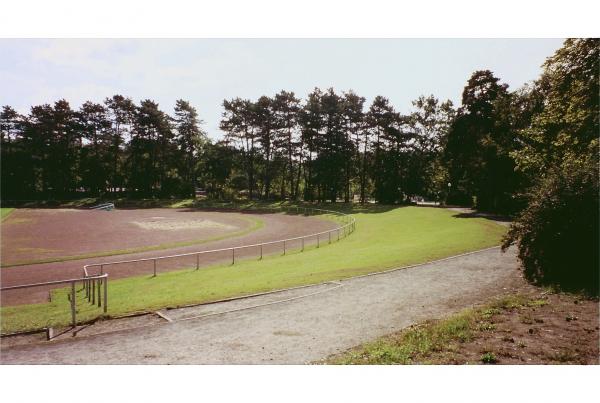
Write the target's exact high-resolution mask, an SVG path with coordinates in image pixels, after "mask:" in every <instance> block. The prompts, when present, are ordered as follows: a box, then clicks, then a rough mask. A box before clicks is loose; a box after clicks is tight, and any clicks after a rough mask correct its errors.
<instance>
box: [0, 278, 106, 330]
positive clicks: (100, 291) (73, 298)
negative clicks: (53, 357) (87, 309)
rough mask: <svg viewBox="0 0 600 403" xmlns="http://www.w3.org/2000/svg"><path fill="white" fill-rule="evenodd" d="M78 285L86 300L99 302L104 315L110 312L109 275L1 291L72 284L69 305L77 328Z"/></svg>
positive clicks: (24, 285) (72, 319) (9, 288)
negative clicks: (78, 284) (76, 289)
mask: <svg viewBox="0 0 600 403" xmlns="http://www.w3.org/2000/svg"><path fill="white" fill-rule="evenodd" d="M77 283H81V285H82V288H81V290H82V291H85V298H86V299H87V301H88V303H91V304H92V305H96V301H97V303H98V308H103V311H104V313H106V312H107V311H108V274H100V275H94V276H84V277H83V278H72V279H67V280H57V281H46V282H43V283H33V284H21V285H13V286H9V287H2V288H0V291H1V292H6V291H10V290H21V289H24V288H36V287H45V286H50V285H58V284H70V285H71V290H70V293H69V294H68V295H69V305H70V308H71V326H72V327H75V326H76V325H77V306H76V303H77V295H76V291H75V286H76V285H77ZM96 293H97V297H96Z"/></svg>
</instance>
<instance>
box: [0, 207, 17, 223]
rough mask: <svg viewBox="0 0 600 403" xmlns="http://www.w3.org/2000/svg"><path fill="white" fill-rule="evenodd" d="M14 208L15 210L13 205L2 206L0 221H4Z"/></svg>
mask: <svg viewBox="0 0 600 403" xmlns="http://www.w3.org/2000/svg"><path fill="white" fill-rule="evenodd" d="M13 210H14V208H11V207H2V208H0V221H4V219H5V218H6V217H8V215H9V214H10V213H12V211H13Z"/></svg>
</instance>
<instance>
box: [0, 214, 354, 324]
mask: <svg viewBox="0 0 600 403" xmlns="http://www.w3.org/2000/svg"><path fill="white" fill-rule="evenodd" d="M261 210H275V211H278V212H279V211H281V210H283V211H284V212H286V213H288V214H289V213H290V212H295V213H296V214H303V215H311V213H313V214H333V215H336V216H338V217H340V218H342V220H343V221H344V224H343V225H341V226H339V227H337V228H333V229H330V230H327V231H321V232H316V233H313V234H308V235H303V236H299V237H293V238H286V239H279V240H276V241H269V242H263V243H257V244H252V245H241V246H235V247H231V248H223V249H213V250H207V251H201V252H190V253H183V254H179V255H169V256H159V257H155V258H145V259H133V260H122V261H115V262H107V263H97V264H89V265H85V266H84V267H83V277H82V278H74V279H67V280H58V281H48V282H44V283H34V284H21V285H16V286H9V287H2V288H0V291H2V292H5V291H10V290H17V289H25V288H35V287H44V286H51V285H58V284H70V285H71V290H70V293H69V305H70V310H71V326H73V327H75V326H76V325H77V317H76V312H77V309H76V302H77V297H76V291H75V287H76V284H77V283H80V284H81V285H82V288H81V291H84V292H85V299H86V300H87V302H88V303H90V304H92V305H96V304H97V305H98V307H99V308H103V312H104V313H107V311H108V273H104V267H105V266H111V265H123V264H129V263H137V262H153V276H154V277H155V276H156V275H157V269H156V263H157V262H158V261H161V260H166V259H174V258H180V257H185V256H195V257H196V270H198V269H199V267H200V265H199V260H200V256H201V255H207V254H211V253H212V254H214V253H222V252H227V251H230V252H231V256H232V261H231V263H232V264H235V252H236V250H244V249H249V248H259V249H260V258H261V259H262V257H263V247H264V246H269V245H278V244H280V245H282V250H283V253H284V254H285V253H286V246H287V245H286V244H288V243H289V242H292V241H298V240H300V241H301V243H302V249H301V252H303V251H304V246H305V241H306V240H310V239H311V238H313V239H316V246H317V248H318V247H320V243H321V242H320V241H321V237H322V236H324V235H326V236H327V239H326V241H327V242H328V243H331V242H332V236H331V235H332V234H335V235H336V236H337V240H338V241H339V240H340V239H342V238H345V237H347V236H348V235H350V234H351V233H353V232H354V231H355V230H356V220H355V219H354V217H352V216H350V215H348V214H344V213H340V212H338V211H333V210H324V209H317V208H309V207H284V208H281V209H277V208H274V209H267V208H259V209H256V210H254V209H253V210H251V211H261ZM323 240H324V241H325V239H323ZM91 268H99V273H96V274H90V269H91Z"/></svg>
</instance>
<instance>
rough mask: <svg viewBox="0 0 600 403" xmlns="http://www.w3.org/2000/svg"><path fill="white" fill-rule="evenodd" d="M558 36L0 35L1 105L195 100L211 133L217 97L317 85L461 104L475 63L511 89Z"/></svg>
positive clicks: (402, 104) (397, 100) (407, 105)
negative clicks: (124, 99) (126, 98)
mask: <svg viewBox="0 0 600 403" xmlns="http://www.w3.org/2000/svg"><path fill="white" fill-rule="evenodd" d="M561 44H562V39H132V40H120V39H97V40H96V39H60V40H58V39H52V40H37V39H0V55H2V57H0V88H1V90H0V105H6V104H8V105H11V106H13V107H14V108H15V109H17V110H19V111H20V112H22V113H26V112H28V110H29V107H30V106H31V105H36V104H41V103H52V102H54V101H56V100H58V99H60V98H65V99H67V100H68V101H69V102H70V103H71V106H72V107H73V108H78V107H79V105H81V103H82V102H84V101H86V100H90V101H95V102H101V101H102V100H103V99H104V98H106V97H109V96H112V95H114V94H122V95H125V96H129V97H131V98H132V99H133V100H134V101H135V102H136V103H137V102H139V101H140V100H141V99H146V98H150V99H153V100H155V101H157V102H158V103H159V104H160V107H161V108H162V109H163V110H165V111H166V112H168V113H172V110H173V107H174V105H175V100H176V99H179V98H183V99H185V100H188V101H190V102H191V103H192V105H194V106H195V107H196V108H197V109H198V112H199V114H200V116H201V118H202V119H203V120H204V121H205V122H206V123H205V125H204V128H205V129H206V130H207V131H208V133H209V135H210V136H211V137H212V138H217V137H220V135H221V133H220V131H219V129H218V125H219V120H220V116H221V111H222V108H221V104H222V102H223V99H225V98H232V97H236V96H239V97H243V98H250V99H256V98H258V97H259V96H261V95H273V94H275V93H277V92H279V91H280V90H282V89H285V90H288V91H294V92H295V93H296V95H297V96H299V97H300V98H305V97H306V95H307V94H308V93H309V92H310V91H311V90H312V89H313V88H314V87H320V88H323V89H325V88H328V87H334V88H335V89H336V91H338V92H342V91H346V90H349V89H353V90H354V91H355V92H357V93H358V94H359V95H362V96H364V97H366V98H367V103H369V102H370V101H371V100H372V99H373V98H374V97H375V96H377V95H384V96H386V97H388V98H389V99H390V100H391V102H392V103H393V104H394V105H395V107H396V108H397V109H398V110H399V111H401V112H408V111H410V110H411V101H412V100H414V99H416V98H417V97H418V96H420V95H422V94H424V95H428V94H434V95H435V96H437V97H438V98H441V99H451V100H452V101H453V102H454V103H455V104H457V105H458V104H459V103H460V97H461V93H462V89H463V87H464V85H465V83H466V81H467V79H468V78H469V76H470V75H471V73H472V72H473V71H475V70H478V69H489V70H492V71H493V72H494V73H495V75H496V76H497V77H500V79H501V80H502V82H505V83H508V84H509V86H510V88H512V89H515V88H518V87H519V86H521V85H523V84H524V83H526V82H528V81H531V80H533V79H535V78H537V77H538V75H539V74H540V72H541V68H540V66H541V64H542V63H543V62H544V60H545V59H546V57H548V56H550V55H552V53H553V52H554V51H555V50H556V49H558V48H559V47H560V46H561Z"/></svg>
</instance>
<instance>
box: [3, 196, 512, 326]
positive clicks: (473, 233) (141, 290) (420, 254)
mask: <svg viewBox="0 0 600 403" xmlns="http://www.w3.org/2000/svg"><path fill="white" fill-rule="evenodd" d="M352 215H353V216H354V217H355V218H356V232H355V233H353V234H352V235H350V236H349V237H348V238H347V239H343V240H342V241H340V242H339V243H338V242H334V243H332V244H331V245H327V247H321V248H318V249H317V248H315V247H314V246H313V247H311V248H307V249H306V250H305V251H304V252H303V253H300V251H298V250H292V251H288V254H287V255H286V256H268V257H265V259H263V260H262V261H258V260H255V259H251V260H250V259H249V260H245V261H240V262H236V264H235V265H234V266H231V265H217V266H211V267H207V268H204V269H202V270H199V271H194V270H189V269H188V270H181V271H176V272H170V273H165V274H160V275H159V276H158V277H156V278H152V277H149V276H140V277H131V278H127V279H121V280H114V281H110V282H109V309H108V314H109V316H117V315H122V314H125V313H129V312H135V311H143V310H155V309H160V308H165V307H175V306H178V305H184V304H190V303H201V302H208V301H214V300H218V299H222V298H226V297H233V296H240V295H246V294H251V293H256V292H262V291H269V290H274V289H281V288H286V287H292V286H298V285H303V284H315V283H320V282H323V281H329V280H336V279H343V278H348V277H353V276H357V275H361V274H366V273H372V272H377V271H382V270H385V269H389V268H393V267H399V266H406V265H411V264H416V263H421V262H426V261H430V260H434V259H439V258H443V257H447V256H452V255H456V254H460V253H464V252H467V251H472V250H477V249H482V248H486V247H490V246H494V245H498V244H499V243H500V239H501V237H502V235H503V234H504V233H505V228H504V227H502V226H500V225H498V224H496V223H494V222H492V221H489V220H486V219H484V218H458V217H456V215H457V213H455V212H452V211H449V210H445V209H436V208H425V207H398V208H395V207H386V206H372V207H368V208H366V209H355V210H354V211H353V212H352ZM66 294H67V292H66V290H56V291H54V295H53V298H52V302H51V303H45V304H34V305H23V306H14V307H3V308H2V309H1V310H0V313H1V315H2V319H1V325H2V332H3V333H6V332H12V331H17V330H25V329H34V328H42V327H44V326H48V325H58V324H68V323H69V315H70V313H69V308H68V302H67V295H66ZM77 308H78V320H81V321H84V320H89V319H92V318H95V317H97V316H99V315H100V310H99V309H98V308H95V307H92V306H91V305H89V304H87V303H86V302H84V297H83V293H82V292H79V295H78V301H77Z"/></svg>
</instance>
